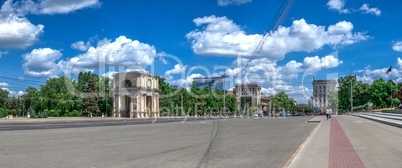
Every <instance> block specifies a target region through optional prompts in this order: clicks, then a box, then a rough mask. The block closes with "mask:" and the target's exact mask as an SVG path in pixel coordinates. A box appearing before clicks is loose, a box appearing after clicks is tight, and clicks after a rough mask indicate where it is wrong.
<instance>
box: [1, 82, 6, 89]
mask: <svg viewBox="0 0 402 168" xmlns="http://www.w3.org/2000/svg"><path fill="white" fill-rule="evenodd" d="M0 87H1V88H6V87H8V83H6V82H0Z"/></svg>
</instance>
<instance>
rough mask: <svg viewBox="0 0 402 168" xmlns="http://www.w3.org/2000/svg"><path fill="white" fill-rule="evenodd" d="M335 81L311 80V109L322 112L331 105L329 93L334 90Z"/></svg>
mask: <svg viewBox="0 0 402 168" xmlns="http://www.w3.org/2000/svg"><path fill="white" fill-rule="evenodd" d="M336 84H337V82H336V80H315V79H314V80H313V100H312V105H313V108H315V109H317V110H321V111H323V110H324V109H326V108H329V106H330V105H331V104H330V102H329V97H328V95H329V92H330V91H333V90H336Z"/></svg>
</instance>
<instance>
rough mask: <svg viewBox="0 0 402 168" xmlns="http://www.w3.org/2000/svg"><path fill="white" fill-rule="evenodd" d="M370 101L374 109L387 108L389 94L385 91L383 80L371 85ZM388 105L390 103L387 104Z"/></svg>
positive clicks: (385, 84) (385, 85)
mask: <svg viewBox="0 0 402 168" xmlns="http://www.w3.org/2000/svg"><path fill="white" fill-rule="evenodd" d="M370 90H371V100H372V102H373V106H374V107H376V108H383V107H386V106H387V98H389V94H388V93H389V92H390V91H387V90H389V89H387V83H386V82H385V81H384V80H383V79H381V78H380V79H377V80H375V81H374V82H373V84H372V85H371V89H370ZM389 104H390V103H389Z"/></svg>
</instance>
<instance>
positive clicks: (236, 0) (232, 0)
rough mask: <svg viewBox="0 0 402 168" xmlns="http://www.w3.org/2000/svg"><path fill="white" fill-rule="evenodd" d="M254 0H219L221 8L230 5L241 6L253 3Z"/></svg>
mask: <svg viewBox="0 0 402 168" xmlns="http://www.w3.org/2000/svg"><path fill="white" fill-rule="evenodd" d="M251 1H252V0H218V5H219V6H228V5H241V4H246V3H249V2H251Z"/></svg>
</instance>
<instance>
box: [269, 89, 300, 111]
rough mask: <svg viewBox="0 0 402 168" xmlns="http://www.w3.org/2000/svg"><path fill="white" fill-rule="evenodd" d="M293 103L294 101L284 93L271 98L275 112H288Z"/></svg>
mask: <svg viewBox="0 0 402 168" xmlns="http://www.w3.org/2000/svg"><path fill="white" fill-rule="evenodd" d="M295 103H296V101H295V100H293V99H291V98H289V96H288V95H287V94H286V93H285V92H279V93H277V94H276V95H275V96H274V97H273V98H272V104H273V108H274V111H276V112H279V111H282V110H285V111H286V110H290V109H291V108H292V107H293V106H294V104H295Z"/></svg>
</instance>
